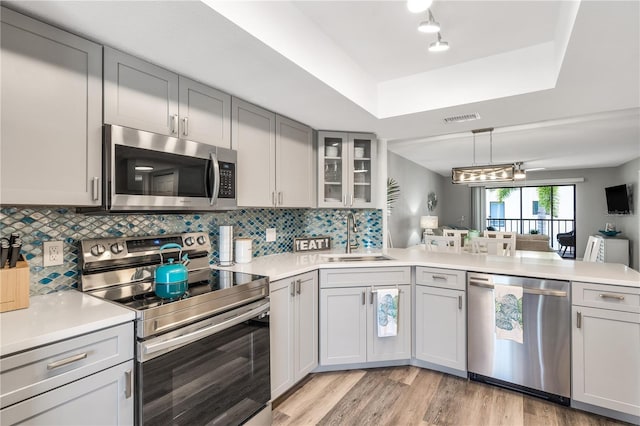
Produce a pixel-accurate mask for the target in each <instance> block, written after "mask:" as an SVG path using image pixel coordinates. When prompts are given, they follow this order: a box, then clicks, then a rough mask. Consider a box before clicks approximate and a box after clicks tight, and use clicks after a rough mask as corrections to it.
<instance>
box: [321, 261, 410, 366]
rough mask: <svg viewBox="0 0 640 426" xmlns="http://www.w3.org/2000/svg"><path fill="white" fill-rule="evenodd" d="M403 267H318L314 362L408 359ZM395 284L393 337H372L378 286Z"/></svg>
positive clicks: (406, 292)
mask: <svg viewBox="0 0 640 426" xmlns="http://www.w3.org/2000/svg"><path fill="white" fill-rule="evenodd" d="M410 276H411V273H410V268H408V267H406V268H405V267H385V268H345V269H325V270H321V271H320V287H321V289H320V365H322V366H328V365H341V364H360V363H365V362H375V361H395V360H405V359H410V358H411V285H410V283H411V278H410ZM390 288H391V289H392V288H398V290H399V294H398V313H397V314H398V315H397V323H398V329H397V335H396V336H387V337H380V336H379V335H378V321H377V318H378V316H377V309H376V308H377V302H378V300H377V297H378V293H377V291H378V290H382V289H390Z"/></svg>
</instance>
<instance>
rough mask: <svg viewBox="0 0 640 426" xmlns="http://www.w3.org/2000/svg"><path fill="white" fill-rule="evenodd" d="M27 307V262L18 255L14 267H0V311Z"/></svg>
mask: <svg viewBox="0 0 640 426" xmlns="http://www.w3.org/2000/svg"><path fill="white" fill-rule="evenodd" d="M28 307H29V264H28V263H27V262H26V261H25V260H24V257H23V256H20V260H18V262H17V263H16V267H15V268H9V267H8V266H7V267H5V268H2V269H0V312H7V311H15V310H16V309H24V308H28Z"/></svg>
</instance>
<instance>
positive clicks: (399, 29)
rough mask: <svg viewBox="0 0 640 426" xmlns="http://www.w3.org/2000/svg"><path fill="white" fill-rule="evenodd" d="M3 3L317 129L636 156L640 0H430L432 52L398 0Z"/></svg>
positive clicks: (420, 151)
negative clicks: (435, 30) (436, 38)
mask: <svg viewBox="0 0 640 426" xmlns="http://www.w3.org/2000/svg"><path fill="white" fill-rule="evenodd" d="M4 3H5V4H8V5H9V6H10V7H14V8H16V9H19V10H22V11H24V12H25V13H28V14H31V15H33V16H35V17H39V18H41V19H44V20H47V21H49V22H53V23H55V24H56V25H59V26H61V27H63V28H66V29H68V30H70V31H72V32H75V33H78V34H80V35H84V36H86V37H89V38H91V39H94V40H96V41H98V42H101V43H103V44H106V45H110V46H112V47H115V48H118V49H120V50H123V51H126V52H128V53H131V54H134V55H137V56H140V57H142V58H143V59H146V60H149V61H151V62H154V63H157V64H159V65H162V66H164V67H166V68H169V69H171V70H174V71H176V72H178V73H180V74H183V75H186V76H189V77H191V78H194V79H196V80H200V81H202V82H204V83H206V84H209V85H212V86H214V87H218V88H220V89H223V90H225V91H227V92H229V93H231V94H232V95H235V96H239V97H242V98H244V99H246V100H248V101H251V102H254V103H256V104H259V105H262V106H264V107H266V108H269V109H272V110H274V111H278V112H279V113H281V114H284V115H288V116H290V117H291V118H294V119H297V120H299V121H301V122H304V123H307V124H309V125H311V126H313V127H314V128H316V129H328V130H354V131H374V132H376V133H377V134H378V135H379V137H381V138H384V139H386V140H387V141H388V146H389V149H390V150H392V151H395V152H398V153H399V154H400V155H403V156H406V157H407V158H410V159H411V160H413V161H416V162H418V163H420V164H422V165H424V166H425V167H427V168H430V169H432V170H434V171H437V172H439V173H441V174H443V175H446V174H448V172H449V169H450V168H451V167H452V166H459V165H461V164H462V165H467V164H469V161H470V160H471V157H470V151H468V150H469V149H470V148H469V147H470V142H469V140H470V139H469V138H470V136H471V133H469V131H470V130H471V129H474V128H480V127H495V128H496V129H497V130H496V132H495V137H494V142H495V146H494V161H496V160H498V159H500V161H525V162H526V163H527V166H529V167H546V168H548V169H558V168H560V169H566V168H581V167H605V166H615V165H618V164H621V163H623V162H625V161H628V160H630V159H633V158H637V157H638V156H640V148H639V146H640V143H639V141H638V138H639V131H638V129H639V128H640V116H639V111H640V81H639V80H640V78H639V77H638V76H639V75H640V31H639V26H640V2H637V1H620V2H616V1H597V0H589V1H583V2H581V3H578V2H569V1H532V2H528V1H482V0H477V1H446V0H445V1H443V0H436V1H435V2H434V5H433V12H434V14H435V16H436V19H437V20H438V21H440V23H441V24H442V26H443V28H442V33H443V36H444V37H445V39H447V40H448V41H449V42H450V43H451V50H450V51H448V52H444V53H441V54H439V55H435V54H433V53H428V52H427V51H426V46H427V44H428V42H429V40H431V39H432V38H433V36H432V35H425V34H421V33H418V32H417V31H416V30H415V26H416V25H417V23H418V22H419V21H420V20H421V19H423V16H419V15H412V14H410V13H408V12H407V10H406V7H405V4H404V2H403V1H374V2H366V1H345V2H342V1H340V2H332V1H315V2H307V1H301V2H290V1H274V2H270V1H258V2H245V1H241V0H235V1H233V2H217V1H211V0H206V1H205V2H199V1H177V2H175V1H136V2H129V1H91V2H74V1H46V2H37V1H28V2H4ZM484 22H486V23H487V25H486V26H482V25H481V24H482V23H484ZM603 28H605V29H604V30H603ZM471 112H478V113H479V114H480V116H481V117H482V118H481V120H478V121H474V122H466V123H456V124H444V122H443V121H442V120H443V118H445V117H448V116H451V115H458V114H464V113H471ZM379 117H381V118H379ZM447 134H451V135H452V136H443V135H447ZM455 141H457V142H455ZM434 159H435V160H434Z"/></svg>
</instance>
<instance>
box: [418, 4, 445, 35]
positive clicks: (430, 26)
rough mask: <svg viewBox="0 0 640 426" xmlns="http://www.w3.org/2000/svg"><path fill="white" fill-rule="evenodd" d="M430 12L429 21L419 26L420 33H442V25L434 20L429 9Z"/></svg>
mask: <svg viewBox="0 0 640 426" xmlns="http://www.w3.org/2000/svg"><path fill="white" fill-rule="evenodd" d="M428 12H429V16H428V19H427V20H426V21H422V22H420V25H418V31H420V32H421V33H430V34H435V33H437V32H439V31H440V23H438V22H436V20H435V19H434V18H433V14H432V13H431V9H428Z"/></svg>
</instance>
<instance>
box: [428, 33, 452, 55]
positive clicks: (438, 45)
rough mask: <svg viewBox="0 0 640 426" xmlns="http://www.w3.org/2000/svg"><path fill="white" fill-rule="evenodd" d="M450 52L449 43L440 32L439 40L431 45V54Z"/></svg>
mask: <svg viewBox="0 0 640 426" xmlns="http://www.w3.org/2000/svg"><path fill="white" fill-rule="evenodd" d="M446 50H449V43H448V42H446V41H443V40H442V36H441V35H440V32H438V40H436V41H434V42H432V43H431V44H429V52H444V51H446Z"/></svg>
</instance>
